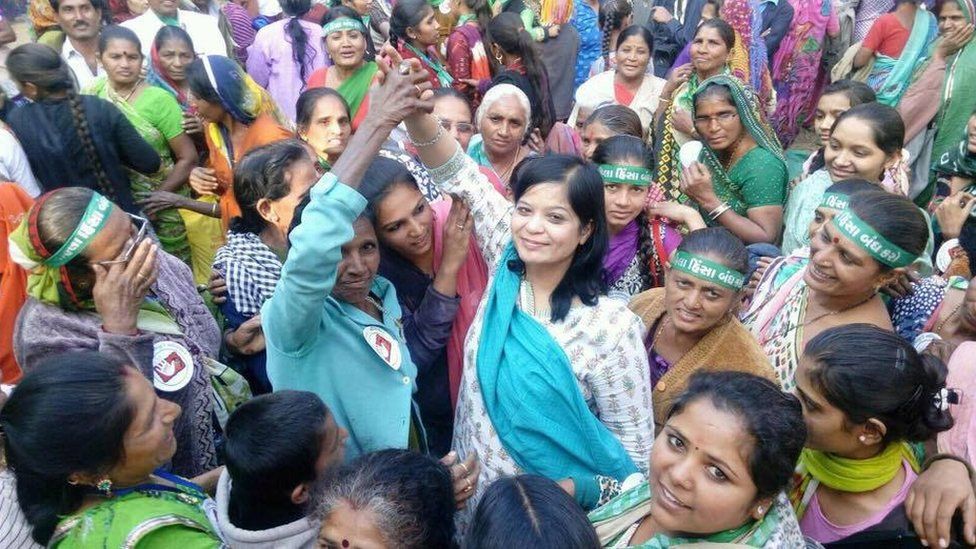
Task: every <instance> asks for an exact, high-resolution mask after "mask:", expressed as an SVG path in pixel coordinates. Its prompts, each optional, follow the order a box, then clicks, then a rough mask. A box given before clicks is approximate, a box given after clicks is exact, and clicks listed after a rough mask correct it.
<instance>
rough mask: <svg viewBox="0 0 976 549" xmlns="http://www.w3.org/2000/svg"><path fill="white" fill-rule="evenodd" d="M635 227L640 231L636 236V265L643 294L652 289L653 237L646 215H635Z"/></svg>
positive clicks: (654, 266) (653, 267) (653, 265)
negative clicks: (638, 266) (638, 269)
mask: <svg viewBox="0 0 976 549" xmlns="http://www.w3.org/2000/svg"><path fill="white" fill-rule="evenodd" d="M637 227H638V229H639V230H640V232H639V233H638V234H637V264H638V265H640V291H641V292H643V291H645V290H650V289H651V288H653V287H654V277H653V275H652V273H651V270H652V269H655V268H656V265H655V261H654V235H652V234H651V220H650V219H648V218H647V214H646V213H644V212H641V213H639V214H638V215H637Z"/></svg>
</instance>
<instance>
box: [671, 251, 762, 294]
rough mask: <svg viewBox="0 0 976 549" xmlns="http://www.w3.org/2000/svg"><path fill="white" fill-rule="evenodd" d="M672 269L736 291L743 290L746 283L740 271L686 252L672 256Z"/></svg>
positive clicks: (675, 253) (677, 252)
mask: <svg viewBox="0 0 976 549" xmlns="http://www.w3.org/2000/svg"><path fill="white" fill-rule="evenodd" d="M671 268H672V269H677V270H679V271H681V272H683V273H686V274H689V275H691V276H693V277H695V278H700V279H701V280H704V281H706V282H713V283H715V284H718V285H719V286H722V287H725V288H728V289H730V290H735V291H739V290H741V289H742V286H743V285H744V284H745V282H746V275H744V274H742V273H740V272H739V271H736V270H735V269H730V268H728V267H726V266H725V265H722V264H720V263H716V262H714V261H712V260H709V259H705V258H704V257H701V256H697V255H694V254H692V253H689V252H686V251H684V250H678V251H676V252H674V255H673V256H671Z"/></svg>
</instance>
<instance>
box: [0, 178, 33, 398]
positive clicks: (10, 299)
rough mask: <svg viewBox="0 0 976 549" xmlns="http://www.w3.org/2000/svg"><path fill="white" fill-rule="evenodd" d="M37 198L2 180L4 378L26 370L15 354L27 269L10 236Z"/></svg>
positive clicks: (0, 360) (0, 375)
mask: <svg viewBox="0 0 976 549" xmlns="http://www.w3.org/2000/svg"><path fill="white" fill-rule="evenodd" d="M33 204H34V200H33V199H32V198H31V197H30V196H29V195H28V194H27V193H25V192H24V191H23V189H21V188H20V187H19V186H18V185H17V184H16V183H0V381H2V382H3V383H17V382H18V381H20V377H21V376H22V375H23V373H22V372H21V370H20V366H19V365H18V364H17V360H16V359H15V358H14V343H13V342H14V339H13V338H14V325H15V324H16V320H17V313H19V312H20V307H21V306H22V305H23V304H24V301H25V300H26V299H27V292H26V290H27V271H25V270H24V269H22V268H21V267H20V266H19V265H17V264H16V263H14V262H13V260H11V259H10V251H9V249H8V243H7V237H8V236H9V235H10V233H11V232H13V230H14V229H16V228H17V226H18V225H20V221H21V219H22V218H23V217H24V215H25V214H26V213H27V211H28V210H29V209H30V207H31V206H32V205H33Z"/></svg>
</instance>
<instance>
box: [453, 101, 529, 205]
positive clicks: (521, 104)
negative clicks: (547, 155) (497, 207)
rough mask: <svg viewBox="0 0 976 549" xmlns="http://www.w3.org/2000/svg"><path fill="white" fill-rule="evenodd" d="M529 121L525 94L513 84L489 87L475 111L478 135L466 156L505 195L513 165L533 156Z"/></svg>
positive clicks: (473, 139)
mask: <svg viewBox="0 0 976 549" xmlns="http://www.w3.org/2000/svg"><path fill="white" fill-rule="evenodd" d="M531 120H532V108H531V107H530V106H529V98H528V96H526V95H525V92H523V91H522V90H520V89H519V88H517V87H516V86H514V85H512V84H497V85H495V86H492V87H491V88H489V89H488V91H487V92H485V97H484V99H483V100H482V101H481V105H480V106H478V112H477V113H475V122H476V123H477V124H478V131H479V132H480V135H476V136H474V137H473V138H472V139H471V144H470V145H468V156H470V157H471V158H473V159H474V161H475V162H477V163H478V165H479V166H481V167H482V171H483V172H486V175H488V178H489V180H492V184H494V185H495V188H497V189H498V190H499V192H501V193H502V194H504V195H505V196H509V195H510V194H511V193H510V189H511V186H510V181H511V178H512V172H513V171H514V170H515V166H518V164H519V162H521V161H522V160H525V159H526V158H528V157H530V156H534V155H535V153H534V152H533V151H532V150H531V149H530V148H529V146H528V144H527V138H528V136H529V132H530V131H531V129H532V128H531V127H530V126H529V121H531Z"/></svg>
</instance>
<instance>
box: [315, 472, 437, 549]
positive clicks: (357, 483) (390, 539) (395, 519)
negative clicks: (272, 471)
mask: <svg viewBox="0 0 976 549" xmlns="http://www.w3.org/2000/svg"><path fill="white" fill-rule="evenodd" d="M382 465H383V463H382V462H380V461H368V460H367V461H363V462H362V466H360V467H357V468H355V469H351V468H347V469H345V471H343V472H340V473H338V474H337V475H336V476H335V477H333V478H332V482H331V483H329V484H328V485H327V486H325V487H324V489H323V490H322V492H321V495H320V496H319V498H318V504H317V505H316V507H315V510H314V512H313V514H314V516H315V518H316V519H318V520H321V521H323V522H324V521H325V519H326V518H327V517H328V516H329V515H330V514H332V512H333V511H335V510H336V508H338V507H339V506H341V505H347V506H349V507H350V508H352V509H353V510H355V511H368V512H370V513H372V515H373V517H375V519H376V528H377V530H379V531H380V534H381V535H382V536H383V542H384V543H385V544H386V546H387V547H395V548H397V549H408V548H414V547H416V548H418V549H419V548H420V547H422V545H423V543H424V540H425V539H426V532H425V531H424V525H423V524H422V523H421V522H420V520H419V518H420V517H418V516H417V514H416V513H415V512H414V510H412V509H405V508H404V507H403V506H402V505H401V504H400V501H399V498H398V497H397V492H398V488H399V487H398V486H397V485H395V484H390V483H388V482H383V481H381V480H379V473H380V472H381V466H382Z"/></svg>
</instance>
